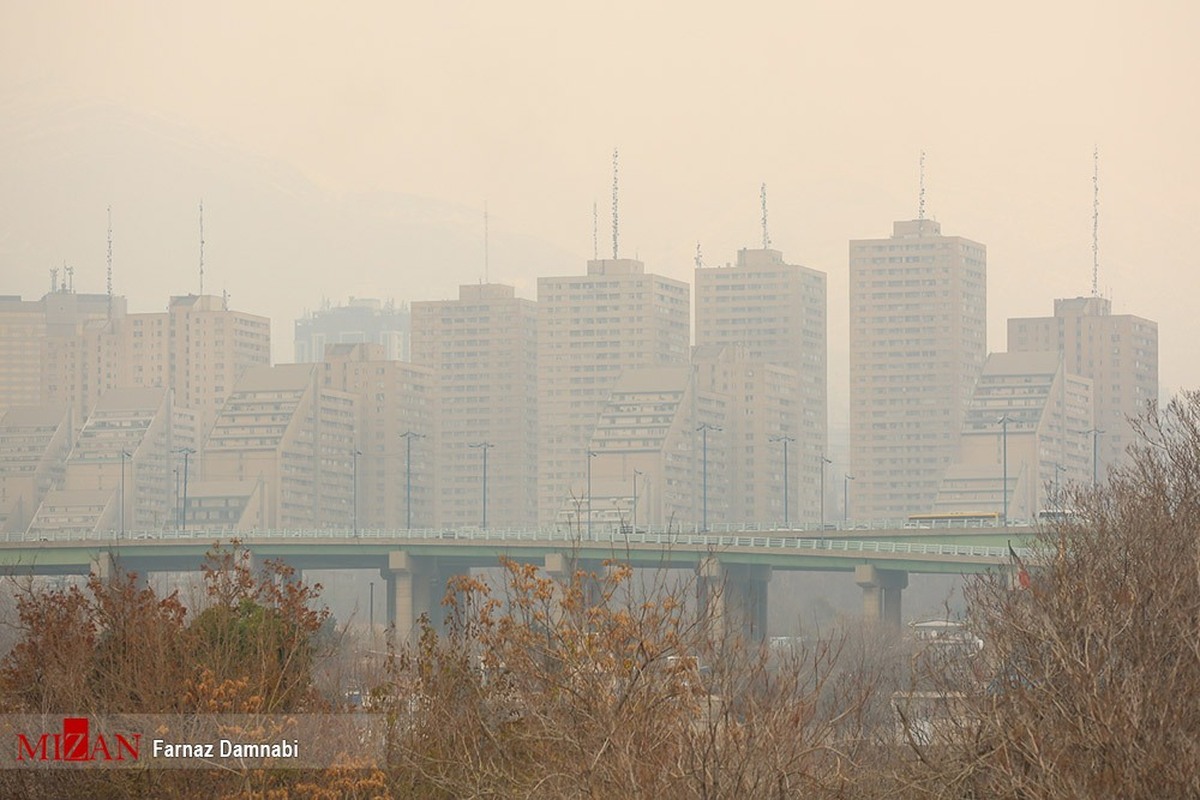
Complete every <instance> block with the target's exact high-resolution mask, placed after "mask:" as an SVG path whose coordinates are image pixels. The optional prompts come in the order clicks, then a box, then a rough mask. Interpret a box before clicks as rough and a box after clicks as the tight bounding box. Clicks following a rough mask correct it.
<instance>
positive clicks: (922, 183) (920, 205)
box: [917, 150, 925, 222]
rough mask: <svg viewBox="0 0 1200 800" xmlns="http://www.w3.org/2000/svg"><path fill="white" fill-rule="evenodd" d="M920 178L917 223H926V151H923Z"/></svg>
mask: <svg viewBox="0 0 1200 800" xmlns="http://www.w3.org/2000/svg"><path fill="white" fill-rule="evenodd" d="M919 174H920V177H919V178H918V181H919V186H920V190H919V193H918V195H917V221H918V222H924V221H925V151H924V150H922V151H921V165H920V173H919Z"/></svg>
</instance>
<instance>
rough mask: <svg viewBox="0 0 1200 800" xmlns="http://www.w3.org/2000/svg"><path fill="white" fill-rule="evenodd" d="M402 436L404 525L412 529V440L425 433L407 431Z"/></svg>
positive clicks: (420, 437)
mask: <svg viewBox="0 0 1200 800" xmlns="http://www.w3.org/2000/svg"><path fill="white" fill-rule="evenodd" d="M400 438H401V439H403V440H404V515H405V523H404V527H405V529H407V530H412V440H413V439H424V438H425V434H423V433H417V432H416V431H405V432H404V433H402V434H400Z"/></svg>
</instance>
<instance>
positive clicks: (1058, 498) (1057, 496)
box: [1054, 461, 1067, 517]
mask: <svg viewBox="0 0 1200 800" xmlns="http://www.w3.org/2000/svg"><path fill="white" fill-rule="evenodd" d="M1066 471H1067V468H1066V467H1064V466H1063V465H1062V464H1059V463H1058V462H1057V461H1056V462H1054V508H1055V509H1056V510H1057V511H1058V513H1059V516H1060V517H1061V515H1062V511H1063V507H1062V493H1061V491H1060V490H1059V486H1058V475H1059V473H1061V472H1066Z"/></svg>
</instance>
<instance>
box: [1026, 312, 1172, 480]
mask: <svg viewBox="0 0 1200 800" xmlns="http://www.w3.org/2000/svg"><path fill="white" fill-rule="evenodd" d="M1008 349H1009V350H1010V351H1012V352H1026V351H1036V350H1051V351H1054V352H1057V353H1060V354H1061V356H1062V360H1063V364H1064V367H1065V368H1066V369H1067V370H1068V371H1069V372H1072V373H1074V374H1076V375H1081V376H1083V377H1086V378H1089V379H1091V381H1092V383H1093V387H1094V397H1095V426H1094V428H1093V431H1094V435H1095V436H1096V441H1095V442H1094V445H1095V447H1096V452H1097V460H1098V462H1099V464H1098V470H1097V471H1098V473H1099V477H1100V478H1103V477H1104V475H1105V473H1106V471H1107V468H1108V467H1110V466H1112V465H1115V464H1117V463H1119V462H1120V460H1121V459H1122V457H1123V456H1124V454H1125V449H1126V448H1127V447H1128V446H1129V445H1130V444H1132V443H1133V441H1134V431H1133V428H1132V427H1131V425H1130V424H1129V418H1131V417H1133V418H1136V417H1139V416H1141V415H1142V414H1144V413H1145V411H1146V404H1147V403H1148V402H1150V401H1151V400H1157V399H1158V323H1156V322H1154V321H1153V320H1149V319H1146V318H1144V317H1138V316H1134V315H1132V314H1113V313H1112V301H1110V300H1109V299H1108V298H1105V297H1073V298H1066V299H1060V300H1055V301H1054V316H1053V317H1024V318H1015V319H1010V320H1009V321H1008ZM1090 477H1091V476H1090V473H1089V479H1090Z"/></svg>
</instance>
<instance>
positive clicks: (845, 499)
mask: <svg viewBox="0 0 1200 800" xmlns="http://www.w3.org/2000/svg"><path fill="white" fill-rule="evenodd" d="M852 480H854V476H853V475H846V476H844V478H843V480H842V525H843V527H846V528H849V526H850V481H852Z"/></svg>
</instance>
